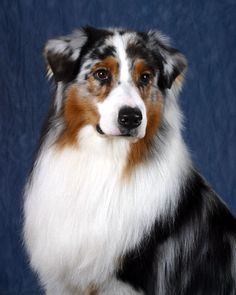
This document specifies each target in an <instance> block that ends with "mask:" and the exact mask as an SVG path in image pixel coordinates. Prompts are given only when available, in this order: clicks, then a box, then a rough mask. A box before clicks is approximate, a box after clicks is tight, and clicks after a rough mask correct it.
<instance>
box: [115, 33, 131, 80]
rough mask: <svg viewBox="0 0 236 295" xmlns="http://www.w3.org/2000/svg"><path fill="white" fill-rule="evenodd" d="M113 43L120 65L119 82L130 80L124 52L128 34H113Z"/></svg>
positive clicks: (127, 60)
mask: <svg viewBox="0 0 236 295" xmlns="http://www.w3.org/2000/svg"><path fill="white" fill-rule="evenodd" d="M112 41H113V42H112V43H113V45H114V47H115V49H116V53H117V57H118V59H119V67H120V82H125V81H129V80H130V71H129V59H128V57H127V53H126V46H127V41H128V36H127V35H123V36H121V35H120V34H118V33H117V34H115V36H114V37H113V40H112Z"/></svg>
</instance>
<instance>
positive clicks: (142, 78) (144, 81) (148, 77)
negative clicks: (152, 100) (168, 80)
mask: <svg viewBox="0 0 236 295" xmlns="http://www.w3.org/2000/svg"><path fill="white" fill-rule="evenodd" d="M150 80H151V74H150V73H142V75H141V76H140V78H139V82H140V83H141V85H147V84H148V83H149V82H150Z"/></svg>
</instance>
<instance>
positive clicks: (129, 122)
mask: <svg viewBox="0 0 236 295" xmlns="http://www.w3.org/2000/svg"><path fill="white" fill-rule="evenodd" d="M142 118H143V117H142V113H141V111H140V110H139V109H138V108H131V107H123V108H122V109H120V111H119V114H118V123H119V124H120V126H122V127H125V128H126V129H129V130H131V129H134V128H137V127H138V126H139V125H140V124H141V122H142Z"/></svg>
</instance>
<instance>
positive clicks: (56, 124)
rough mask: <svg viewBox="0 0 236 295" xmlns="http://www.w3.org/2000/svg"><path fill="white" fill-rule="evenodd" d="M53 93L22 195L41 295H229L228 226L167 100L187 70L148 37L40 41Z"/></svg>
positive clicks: (233, 241) (233, 284) (89, 31)
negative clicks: (188, 148)
mask: <svg viewBox="0 0 236 295" xmlns="http://www.w3.org/2000/svg"><path fill="white" fill-rule="evenodd" d="M44 55H45V58H46V61H47V65H48V71H49V74H50V75H51V76H52V77H53V79H54V81H55V82H56V91H55V96H54V100H53V102H52V106H51V111H50V112H49V113H50V114H49V117H48V120H47V124H46V125H45V128H44V131H43V134H42V139H41V144H40V147H39V151H38V154H37V158H36V161H35V163H34V166H33V170H32V173H31V175H30V177H29V179H28V182H27V185H26V188H25V199H24V241H25V246H26V249H27V253H28V255H29V258H30V265H31V267H32V269H33V270H34V271H35V272H36V273H37V275H38V278H39V281H40V283H41V285H42V286H43V288H44V289H45V292H46V294H47V295H72V294H82V295H83V294H86V295H88V294H90V295H92V294H93V295H95V294H96V295H112V294H115V295H116V294H119V295H141V294H142V295H144V294H145V295H154V294H155V295H203V294H204V295H235V294H236V219H235V218H234V217H233V216H232V215H231V213H230V212H229V210H228V209H227V207H226V206H225V204H224V203H223V202H222V201H221V200H220V199H219V197H218V196H217V195H216V193H215V192H214V191H213V190H212V189H211V188H210V187H209V185H208V184H207V182H206V181H205V180H204V179H203V178H202V176H201V175H200V174H199V173H198V172H197V171H196V169H195V168H194V166H193V164H192V162H191V159H190V155H189V153H188V150H187V148H186V145H185V143H184V141H183V137H182V134H181V129H182V128H181V127H182V115H181V111H180V109H179V106H178V101H177V96H178V93H179V91H180V89H181V86H182V83H183V80H184V74H185V72H186V67H187V61H186V59H185V57H184V55H183V54H181V53H180V52H179V51H178V50H176V49H174V48H172V47H171V46H170V43H169V41H168V38H166V37H165V36H163V35H162V34H161V33H159V32H158V31H150V32H147V33H144V32H134V31H128V30H123V29H95V28H91V27H86V28H83V29H81V30H78V31H76V32H74V33H72V34H71V35H69V36H65V37H61V38H58V39H53V40H49V41H48V43H47V44H46V46H45V51H44Z"/></svg>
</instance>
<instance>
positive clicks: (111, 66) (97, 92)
mask: <svg viewBox="0 0 236 295" xmlns="http://www.w3.org/2000/svg"><path fill="white" fill-rule="evenodd" d="M101 68H103V69H107V70H109V71H110V72H111V75H112V79H111V82H110V83H108V84H104V85H102V86H101V85H100V83H99V82H98V81H97V80H96V79H95V78H94V77H93V75H91V76H90V77H89V78H88V90H89V92H90V93H91V94H92V95H93V96H95V97H96V98H97V100H98V101H100V102H102V101H104V99H105V98H106V97H107V95H108V94H109V93H110V91H111V89H112V88H113V86H114V84H115V82H116V81H117V79H118V63H117V60H116V59H115V58H114V57H111V56H109V57H107V58H106V59H104V60H103V61H102V62H99V63H97V64H96V65H95V66H94V67H93V69H92V73H95V72H96V70H98V69H101Z"/></svg>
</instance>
